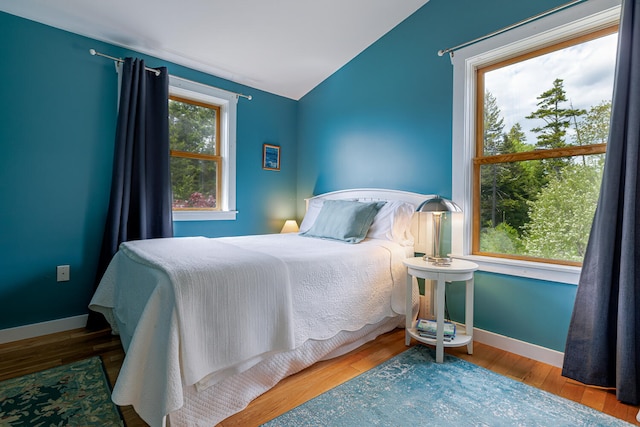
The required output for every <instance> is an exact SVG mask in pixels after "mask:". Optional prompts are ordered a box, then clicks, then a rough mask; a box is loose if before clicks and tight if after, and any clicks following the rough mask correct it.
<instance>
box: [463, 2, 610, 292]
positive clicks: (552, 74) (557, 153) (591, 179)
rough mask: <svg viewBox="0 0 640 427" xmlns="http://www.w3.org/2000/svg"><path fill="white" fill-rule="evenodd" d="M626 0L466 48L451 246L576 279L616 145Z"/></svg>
mask: <svg viewBox="0 0 640 427" xmlns="http://www.w3.org/2000/svg"><path fill="white" fill-rule="evenodd" d="M619 16H620V8H619V2H618V1H616V0H593V1H590V2H585V3H582V4H580V5H577V6H574V7H571V8H569V9H566V10H563V11H561V12H557V13H554V14H553V15H550V16H548V17H546V18H543V19H540V20H537V21H535V23H530V24H527V25H524V26H522V27H518V28H516V29H512V30H509V31H507V32H505V33H503V34H500V35H498V36H495V37H492V38H489V39H487V40H484V41H482V42H480V43H477V44H474V45H471V46H468V47H465V48H463V49H460V50H459V51H456V52H455V55H454V56H453V58H452V62H453V65H454V99H453V103H454V110H453V113H454V116H453V153H452V154H453V165H452V166H453V170H454V175H453V182H452V184H453V188H452V193H453V194H452V195H453V198H454V200H455V201H456V202H458V203H461V204H462V207H463V211H464V217H463V218H464V219H463V220H462V221H458V222H454V223H453V224H452V231H453V236H452V252H453V253H454V254H456V255H461V256H465V257H468V258H471V259H473V260H474V261H476V262H478V263H479V264H480V266H481V269H483V270H485V271H493V272H498V273H506V274H514V275H520V276H525V277H534V278H541V279H546V280H554V281H560V282H565V283H577V280H578V278H579V273H580V266H581V262H582V257H583V256H584V250H585V248H586V242H587V240H588V235H589V231H590V227H591V221H592V219H593V213H594V210H595V206H596V203H597V197H598V192H599V185H600V181H601V175H602V166H603V164H604V156H605V153H606V142H607V141H606V138H607V135H608V124H609V116H610V111H611V96H612V92H613V74H614V67H615V54H616V46H617V22H618V20H619Z"/></svg>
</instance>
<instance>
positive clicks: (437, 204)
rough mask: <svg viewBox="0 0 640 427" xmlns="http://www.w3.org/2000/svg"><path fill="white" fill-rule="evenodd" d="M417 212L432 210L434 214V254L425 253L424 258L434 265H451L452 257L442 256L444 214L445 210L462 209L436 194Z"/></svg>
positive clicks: (458, 210)
mask: <svg viewBox="0 0 640 427" xmlns="http://www.w3.org/2000/svg"><path fill="white" fill-rule="evenodd" d="M416 212H431V214H432V215H433V256H427V255H425V256H424V259H425V260H426V261H428V262H432V263H433V264H434V265H450V264H451V258H449V257H442V256H440V234H441V226H442V214H444V213H445V212H462V209H460V206H458V205H456V204H455V203H454V202H452V201H451V200H447V199H443V198H442V197H440V196H436V197H434V198H432V199H428V200H425V201H424V202H422V203H421V204H420V206H418V209H416Z"/></svg>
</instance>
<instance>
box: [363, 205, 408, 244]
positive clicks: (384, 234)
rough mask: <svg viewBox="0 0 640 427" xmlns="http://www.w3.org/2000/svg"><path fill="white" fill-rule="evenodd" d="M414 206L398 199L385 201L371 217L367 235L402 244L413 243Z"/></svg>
mask: <svg viewBox="0 0 640 427" xmlns="http://www.w3.org/2000/svg"><path fill="white" fill-rule="evenodd" d="M415 211H416V208H415V206H413V205H412V204H411V203H406V202H402V201H399V200H396V201H393V202H387V203H386V204H385V205H384V206H383V207H382V208H381V209H380V210H379V211H378V214H377V215H376V217H375V218H374V219H373V224H371V227H369V233H367V237H368V238H371V239H383V240H391V241H392V242H396V243H399V244H401V245H403V246H411V245H413V236H412V235H411V218H413V214H414V213H415Z"/></svg>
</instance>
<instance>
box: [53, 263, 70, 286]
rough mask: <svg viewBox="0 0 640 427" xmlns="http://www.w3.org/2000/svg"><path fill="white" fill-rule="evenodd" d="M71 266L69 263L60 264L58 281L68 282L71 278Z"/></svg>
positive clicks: (57, 270) (57, 269)
mask: <svg viewBox="0 0 640 427" xmlns="http://www.w3.org/2000/svg"><path fill="white" fill-rule="evenodd" d="M70 270H71V268H70V267H69V266H68V265H59V266H57V267H56V272H57V278H58V282H68V281H69V279H70V274H71V271H70Z"/></svg>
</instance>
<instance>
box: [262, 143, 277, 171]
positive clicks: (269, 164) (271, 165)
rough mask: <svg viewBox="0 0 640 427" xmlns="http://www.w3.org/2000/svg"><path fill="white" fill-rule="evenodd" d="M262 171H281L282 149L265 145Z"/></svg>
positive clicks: (263, 147)
mask: <svg viewBox="0 0 640 427" xmlns="http://www.w3.org/2000/svg"><path fill="white" fill-rule="evenodd" d="M262 169H266V170H269V171H279V170H280V147H279V146H277V145H271V144H264V145H263V146H262Z"/></svg>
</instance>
